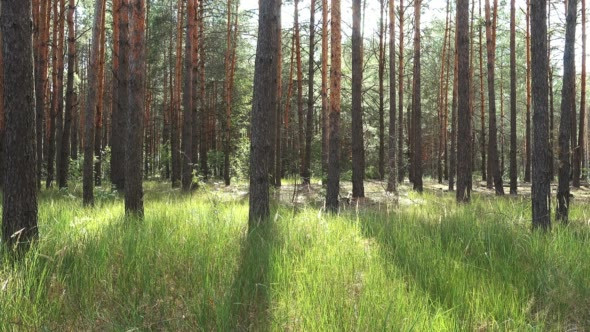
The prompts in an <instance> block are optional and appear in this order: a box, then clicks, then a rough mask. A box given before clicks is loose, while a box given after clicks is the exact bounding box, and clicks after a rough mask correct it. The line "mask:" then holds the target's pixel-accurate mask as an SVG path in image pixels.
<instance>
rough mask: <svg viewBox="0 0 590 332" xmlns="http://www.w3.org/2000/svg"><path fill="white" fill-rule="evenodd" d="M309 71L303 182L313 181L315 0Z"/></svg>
mask: <svg viewBox="0 0 590 332" xmlns="http://www.w3.org/2000/svg"><path fill="white" fill-rule="evenodd" d="M309 11H310V13H309V71H308V77H307V78H308V90H307V116H306V119H305V120H306V126H305V155H304V156H303V174H302V175H303V176H302V177H303V184H304V185H309V184H310V183H311V139H312V136H313V108H314V92H313V91H314V86H313V85H314V74H315V60H314V54H315V0H311V4H310V9H309Z"/></svg>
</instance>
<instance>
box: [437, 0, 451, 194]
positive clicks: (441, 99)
mask: <svg viewBox="0 0 590 332" xmlns="http://www.w3.org/2000/svg"><path fill="white" fill-rule="evenodd" d="M449 8H450V1H448V0H447V7H446V19H445V30H444V37H443V48H442V56H441V66H440V76H439V80H438V83H439V90H438V96H437V99H438V100H437V112H438V147H437V148H438V151H437V162H436V171H437V175H438V183H439V184H440V183H442V181H443V176H444V174H443V173H444V172H443V160H444V159H446V156H445V148H446V137H445V133H446V131H447V127H446V122H445V119H446V117H445V113H446V109H445V108H446V104H445V94H446V90H445V88H446V85H445V84H444V83H445V82H444V77H445V59H446V56H447V54H446V53H447V38H448V37H449V35H448V33H449V15H450V10H449ZM445 168H446V165H445Z"/></svg>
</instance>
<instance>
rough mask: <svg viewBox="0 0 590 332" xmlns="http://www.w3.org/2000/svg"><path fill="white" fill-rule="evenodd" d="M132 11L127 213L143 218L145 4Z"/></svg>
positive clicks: (140, 0)
mask: <svg viewBox="0 0 590 332" xmlns="http://www.w3.org/2000/svg"><path fill="white" fill-rule="evenodd" d="M189 1H190V0H189ZM129 9H130V13H129V24H130V31H129V111H128V114H127V148H126V158H125V213H126V214H127V215H134V216H138V217H143V186H142V179H143V172H142V168H141V161H142V159H143V158H142V147H143V127H144V126H143V111H144V99H145V1H144V0H131V2H130V7H129ZM188 54H189V55H190V53H188Z"/></svg>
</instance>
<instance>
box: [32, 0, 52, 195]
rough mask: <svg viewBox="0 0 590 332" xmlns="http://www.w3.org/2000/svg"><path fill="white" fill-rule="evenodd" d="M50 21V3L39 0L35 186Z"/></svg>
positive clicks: (39, 151) (41, 138) (42, 119)
mask: <svg viewBox="0 0 590 332" xmlns="http://www.w3.org/2000/svg"><path fill="white" fill-rule="evenodd" d="M50 22H51V5H50V2H49V1H41V6H40V10H39V19H38V27H39V35H38V38H39V40H38V41H37V43H38V45H39V51H38V57H37V58H38V61H37V63H36V66H35V71H36V73H35V109H36V120H35V127H36V134H37V135H36V136H37V137H36V151H37V158H36V166H37V177H36V179H37V187H38V188H41V164H42V162H43V141H44V140H43V136H44V135H43V129H44V127H43V122H44V120H45V104H46V101H47V99H46V98H47V95H46V91H47V89H46V87H47V71H48V54H49V23H50Z"/></svg>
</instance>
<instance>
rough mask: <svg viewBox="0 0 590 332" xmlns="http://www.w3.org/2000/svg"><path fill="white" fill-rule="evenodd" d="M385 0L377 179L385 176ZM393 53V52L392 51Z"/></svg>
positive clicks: (381, 28)
mask: <svg viewBox="0 0 590 332" xmlns="http://www.w3.org/2000/svg"><path fill="white" fill-rule="evenodd" d="M385 3H386V1H385V0H379V4H380V7H379V8H380V11H379V16H380V19H379V58H378V75H379V165H378V168H379V179H380V180H383V179H384V178H385V95H384V90H385V89H384V84H383V81H384V78H385V35H386V32H385V31H386V30H385V29H386V28H385V18H384V15H385V13H384V12H385ZM394 53H395V52H394Z"/></svg>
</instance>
